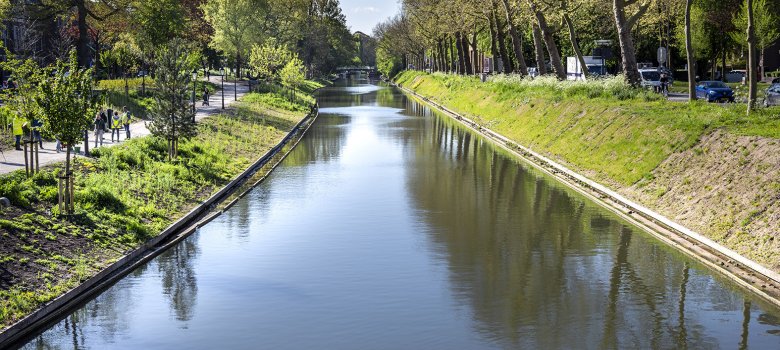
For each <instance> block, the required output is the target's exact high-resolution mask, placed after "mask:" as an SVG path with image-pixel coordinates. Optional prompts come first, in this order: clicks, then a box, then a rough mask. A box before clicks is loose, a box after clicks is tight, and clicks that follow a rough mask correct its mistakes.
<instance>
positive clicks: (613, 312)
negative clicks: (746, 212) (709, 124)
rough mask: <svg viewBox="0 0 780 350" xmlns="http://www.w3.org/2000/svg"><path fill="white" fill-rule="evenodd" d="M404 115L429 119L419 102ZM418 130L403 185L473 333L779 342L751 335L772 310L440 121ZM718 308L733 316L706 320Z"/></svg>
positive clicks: (520, 337) (628, 342)
mask: <svg viewBox="0 0 780 350" xmlns="http://www.w3.org/2000/svg"><path fill="white" fill-rule="evenodd" d="M407 112H410V113H415V114H417V115H430V114H431V112H430V111H429V110H427V109H426V108H424V107H419V106H410V107H409V108H407ZM423 128H425V129H427V130H428V131H426V132H424V133H422V135H425V136H424V137H421V138H418V139H417V140H416V144H415V145H414V148H415V152H414V155H415V159H414V164H413V166H411V167H410V169H411V171H410V172H409V175H410V176H409V179H408V182H407V183H408V186H409V192H410V193H411V194H413V196H414V198H415V200H414V201H413V202H414V203H416V204H417V205H418V210H419V211H421V212H423V213H424V215H421V216H422V217H423V218H425V220H426V221H427V222H428V223H429V224H430V225H431V226H432V227H434V228H435V229H434V230H433V232H434V234H432V236H431V240H432V241H434V242H436V247H435V248H434V250H435V252H436V254H437V255H438V256H440V257H441V258H442V259H444V260H446V266H448V268H449V269H450V279H451V281H452V283H453V293H454V294H455V295H456V296H457V297H458V299H459V300H462V301H463V302H464V303H468V304H470V305H472V308H473V312H474V314H475V319H476V320H477V321H478V324H476V325H475V329H476V330H477V331H478V332H480V333H482V334H484V336H485V337H487V338H488V339H491V340H493V341H497V342H500V343H501V344H503V345H504V346H506V347H511V348H515V347H519V348H579V347H582V346H583V344H591V346H594V347H598V348H606V349H622V348H680V349H684V348H688V347H689V346H690V347H695V348H699V347H718V346H719V345H721V344H728V343H729V341H728V339H739V338H742V339H743V340H744V344H745V346H746V345H747V344H748V343H753V344H758V345H761V344H764V345H767V344H778V342H780V339H776V338H767V337H766V335H767V334H770V333H772V332H774V330H773V329H772V328H775V327H776V326H777V323H774V324H767V325H769V326H771V327H761V328H762V332H763V334H760V335H757V336H752V335H751V334H750V332H749V330H750V329H751V326H750V325H749V319H750V317H751V315H752V314H758V315H767V316H768V315H769V314H766V313H763V312H762V311H761V309H759V308H758V307H753V308H751V304H750V302H749V301H743V299H742V297H740V296H739V294H738V293H735V291H734V290H733V289H732V288H730V287H728V286H724V285H723V284H721V283H719V282H717V281H716V280H713V277H712V276H711V275H710V274H709V272H707V271H706V270H705V269H704V268H703V267H702V266H700V265H698V264H695V263H694V264H691V263H690V262H688V261H687V259H685V258H682V257H681V256H680V255H679V254H677V253H675V252H673V251H671V250H670V249H668V248H666V247H664V246H662V245H660V244H658V243H656V242H654V241H651V240H650V239H648V238H647V236H646V235H644V234H640V233H638V231H637V230H636V229H635V228H633V227H631V226H628V225H626V224H625V223H623V222H622V221H620V220H617V219H616V218H614V217H612V216H611V215H609V214H608V213H607V212H606V211H605V210H602V209H601V208H599V207H596V206H594V205H592V204H589V203H587V201H586V200H585V199H584V198H582V197H580V196H578V195H576V194H574V193H572V192H571V191H568V190H566V189H563V188H561V186H560V185H556V184H554V183H551V181H550V180H548V179H546V178H544V177H543V176H541V175H539V174H538V173H536V172H535V171H529V169H527V168H526V167H525V166H524V165H522V164H518V163H517V161H515V160H513V159H512V158H510V157H507V156H506V155H504V154H503V153H502V152H501V151H496V150H495V149H494V147H492V146H488V145H486V143H485V141H484V140H482V139H481V138H479V137H475V136H474V135H473V134H472V133H469V132H467V131H466V130H464V129H463V128H461V127H459V126H458V125H455V124H454V123H453V122H451V121H449V120H447V119H443V118H428V119H425V123H424V124H423ZM691 266H693V267H691ZM692 286H693V288H692ZM689 294H694V295H693V296H692V299H693V300H690V299H691V296H689ZM688 303H692V304H694V307H691V306H690V305H687V304H688ZM743 304H744V305H743ZM743 308H744V312H743ZM722 313H726V314H732V315H734V316H737V315H738V317H733V318H730V319H727V320H719V322H721V323H723V324H722V325H716V324H713V319H712V318H711V317H712V316H713V315H715V314H722ZM767 316H764V318H768V317H767ZM769 318H771V316H769ZM740 325H741V327H740ZM754 332H755V330H754ZM731 344H734V343H731ZM740 346H742V345H740Z"/></svg>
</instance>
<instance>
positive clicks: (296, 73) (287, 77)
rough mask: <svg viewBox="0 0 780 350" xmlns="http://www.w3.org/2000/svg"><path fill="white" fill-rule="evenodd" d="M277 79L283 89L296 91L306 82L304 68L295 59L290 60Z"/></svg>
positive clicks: (301, 63) (298, 60)
mask: <svg viewBox="0 0 780 350" xmlns="http://www.w3.org/2000/svg"><path fill="white" fill-rule="evenodd" d="M279 78H280V79H281V81H282V85H284V86H285V87H287V88H289V89H292V90H297V89H298V88H299V87H300V86H301V85H302V84H303V82H304V81H305V80H306V68H305V67H304V66H303V62H302V61H301V60H300V59H298V58H297V57H293V58H292V59H290V60H289V61H288V62H287V64H286V65H285V66H284V68H282V70H281V71H280V72H279Z"/></svg>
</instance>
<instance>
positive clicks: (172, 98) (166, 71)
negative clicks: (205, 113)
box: [149, 39, 197, 157]
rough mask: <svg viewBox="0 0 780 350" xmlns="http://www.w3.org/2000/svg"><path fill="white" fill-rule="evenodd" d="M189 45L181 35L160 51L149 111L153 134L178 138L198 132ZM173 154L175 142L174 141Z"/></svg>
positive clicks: (150, 127)
mask: <svg viewBox="0 0 780 350" xmlns="http://www.w3.org/2000/svg"><path fill="white" fill-rule="evenodd" d="M188 51H189V50H188V48H187V47H186V45H185V43H184V42H183V41H182V40H180V39H174V40H172V41H171V42H170V43H169V44H168V46H167V47H162V48H160V49H159V51H158V52H157V58H156V60H157V61H156V66H157V76H156V80H155V89H156V90H155V102H156V103H155V104H154V105H153V106H152V110H151V111H150V113H149V117H150V120H151V123H150V124H149V131H151V132H152V134H153V135H156V136H158V137H162V138H165V139H166V140H172V141H174V143H175V142H177V141H178V140H179V139H188V138H191V137H193V136H195V134H196V133H197V129H196V125H195V117H194V111H193V108H192V101H191V100H190V94H191V89H192V88H191V82H192V80H191V79H192V75H191V74H192V71H193V69H194V68H195V67H193V66H192V63H191V61H190V60H189V59H188V55H187V52H188ZM171 147H172V149H171V157H174V156H175V145H173V144H172V145H171Z"/></svg>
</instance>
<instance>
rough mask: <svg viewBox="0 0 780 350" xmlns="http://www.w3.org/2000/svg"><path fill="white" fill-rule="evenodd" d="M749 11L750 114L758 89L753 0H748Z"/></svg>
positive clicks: (748, 104)
mask: <svg viewBox="0 0 780 350" xmlns="http://www.w3.org/2000/svg"><path fill="white" fill-rule="evenodd" d="M747 13H748V25H747V43H748V64H749V65H750V69H749V70H748V75H749V76H748V78H749V79H748V103H747V113H748V114H750V111H751V110H752V109H753V107H754V106H755V104H756V92H757V91H756V89H757V81H756V78H758V75H757V74H756V73H757V67H756V66H757V64H756V33H755V27H754V26H755V23H753V0H747Z"/></svg>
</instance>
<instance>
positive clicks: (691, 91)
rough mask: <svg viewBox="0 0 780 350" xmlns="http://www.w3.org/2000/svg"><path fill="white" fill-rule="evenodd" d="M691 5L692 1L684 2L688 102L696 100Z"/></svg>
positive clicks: (686, 0)
mask: <svg viewBox="0 0 780 350" xmlns="http://www.w3.org/2000/svg"><path fill="white" fill-rule="evenodd" d="M691 5H693V0H685V55H686V58H687V59H688V100H689V101H694V100H696V58H694V57H693V44H692V43H691Z"/></svg>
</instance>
